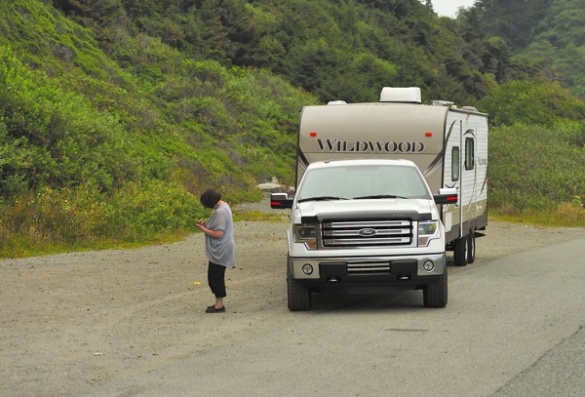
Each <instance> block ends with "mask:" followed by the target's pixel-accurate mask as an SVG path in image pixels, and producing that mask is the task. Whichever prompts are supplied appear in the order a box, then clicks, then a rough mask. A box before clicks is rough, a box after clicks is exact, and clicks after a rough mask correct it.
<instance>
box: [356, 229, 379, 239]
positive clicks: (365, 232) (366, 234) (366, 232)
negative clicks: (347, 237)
mask: <svg viewBox="0 0 585 397" xmlns="http://www.w3.org/2000/svg"><path fill="white" fill-rule="evenodd" d="M358 234H359V235H360V236H364V237H369V236H373V235H374V234H376V229H372V228H371V227H366V228H363V229H360V230H358Z"/></svg>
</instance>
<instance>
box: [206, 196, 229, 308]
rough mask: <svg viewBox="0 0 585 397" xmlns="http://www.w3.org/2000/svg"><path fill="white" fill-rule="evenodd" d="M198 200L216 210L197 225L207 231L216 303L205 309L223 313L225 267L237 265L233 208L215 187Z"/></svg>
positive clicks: (211, 276) (209, 276)
mask: <svg viewBox="0 0 585 397" xmlns="http://www.w3.org/2000/svg"><path fill="white" fill-rule="evenodd" d="M199 201H200V202H201V204H202V205H203V206H204V207H205V208H210V209H213V214H212V215H211V217H210V218H209V220H208V221H207V222H206V221H205V220H200V221H199V222H197V228H198V229H199V230H201V231H202V232H203V233H205V254H206V255H207V259H208V260H209V264H208V269H207V280H208V283H209V288H211V292H212V293H213V294H214V295H215V304H213V305H211V306H208V307H207V309H206V310H205V312H206V313H223V312H225V306H224V304H223V298H225V297H226V289H225V270H226V269H227V268H230V269H231V268H234V267H235V265H236V264H235V262H236V260H235V243H234V222H233V219H232V210H231V208H230V206H229V205H228V204H227V203H226V202H225V201H223V200H222V198H221V194H220V193H219V192H217V191H216V190H214V189H207V190H205V191H204V192H203V193H202V194H201V197H200V199H199Z"/></svg>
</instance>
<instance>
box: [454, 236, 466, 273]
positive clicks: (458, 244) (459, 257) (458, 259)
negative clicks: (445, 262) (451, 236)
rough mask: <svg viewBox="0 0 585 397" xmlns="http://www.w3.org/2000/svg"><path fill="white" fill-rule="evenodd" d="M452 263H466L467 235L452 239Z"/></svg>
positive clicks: (456, 264)
mask: <svg viewBox="0 0 585 397" xmlns="http://www.w3.org/2000/svg"><path fill="white" fill-rule="evenodd" d="M453 264H454V265H455V266H465V265H467V236H465V237H461V238H458V239H457V240H455V241H454V243H453Z"/></svg>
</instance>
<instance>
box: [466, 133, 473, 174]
mask: <svg viewBox="0 0 585 397" xmlns="http://www.w3.org/2000/svg"><path fill="white" fill-rule="evenodd" d="M474 168H475V141H474V140H473V138H465V169H466V170H472V169H474Z"/></svg>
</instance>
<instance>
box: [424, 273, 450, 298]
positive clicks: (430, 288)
mask: <svg viewBox="0 0 585 397" xmlns="http://www.w3.org/2000/svg"><path fill="white" fill-rule="evenodd" d="M447 281H448V277H447V266H445V272H444V273H443V274H442V275H441V278H439V279H437V280H434V281H432V282H431V283H430V284H428V285H426V286H425V287H424V288H423V302H424V305H425V307H445V306H447V300H448V297H449V294H448V292H449V290H448V283H447Z"/></svg>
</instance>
